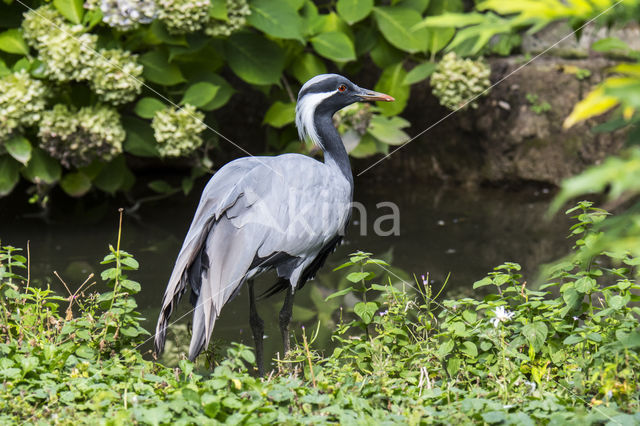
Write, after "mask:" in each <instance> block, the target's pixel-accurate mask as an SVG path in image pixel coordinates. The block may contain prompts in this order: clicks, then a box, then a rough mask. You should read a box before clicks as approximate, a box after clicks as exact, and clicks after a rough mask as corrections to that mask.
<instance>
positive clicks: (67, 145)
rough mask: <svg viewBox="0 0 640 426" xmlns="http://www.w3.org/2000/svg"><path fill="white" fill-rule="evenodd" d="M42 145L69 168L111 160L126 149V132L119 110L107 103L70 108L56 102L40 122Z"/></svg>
mask: <svg viewBox="0 0 640 426" xmlns="http://www.w3.org/2000/svg"><path fill="white" fill-rule="evenodd" d="M38 135H39V136H40V146H41V147H42V148H43V149H44V150H46V151H47V152H48V153H49V154H50V155H51V156H52V157H54V158H57V159H58V160H60V163H61V164H62V165H63V166H65V167H67V168H70V167H72V166H73V167H82V166H86V165H88V164H90V163H91V162H92V161H93V160H96V159H100V160H104V161H109V160H111V159H112V158H113V157H115V156H116V155H117V154H119V153H121V152H122V142H123V141H124V138H125V131H124V129H123V128H122V124H121V123H120V116H119V115H118V113H117V111H116V110H115V109H113V108H111V107H108V106H105V105H96V106H89V107H84V108H80V110H78V111H74V110H70V109H69V108H68V107H67V106H66V105H61V104H58V105H55V106H54V107H53V109H52V110H50V111H45V113H44V114H43V116H42V120H41V121H40V131H39V133H38Z"/></svg>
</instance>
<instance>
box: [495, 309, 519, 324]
mask: <svg viewBox="0 0 640 426" xmlns="http://www.w3.org/2000/svg"><path fill="white" fill-rule="evenodd" d="M493 314H494V315H495V317H493V318H491V322H492V323H493V326H494V327H495V328H497V327H498V324H500V323H501V322H509V321H510V320H511V318H513V316H514V315H515V314H516V313H515V312H511V311H507V310H506V309H505V308H504V306H498V307H497V308H496V309H495V310H494V311H493Z"/></svg>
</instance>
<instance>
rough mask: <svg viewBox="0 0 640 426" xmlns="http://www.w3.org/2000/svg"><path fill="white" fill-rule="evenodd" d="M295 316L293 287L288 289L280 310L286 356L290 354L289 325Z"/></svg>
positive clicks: (281, 331) (281, 330)
mask: <svg viewBox="0 0 640 426" xmlns="http://www.w3.org/2000/svg"><path fill="white" fill-rule="evenodd" d="M292 314H293V291H292V289H291V287H289V288H287V290H286V296H285V297H284V304H283V305H282V309H281V310H280V333H282V344H283V346H284V354H285V355H286V354H287V352H289V348H290V345H289V323H290V322H291V315H292Z"/></svg>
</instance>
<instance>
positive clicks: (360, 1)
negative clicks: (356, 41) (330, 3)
mask: <svg viewBox="0 0 640 426" xmlns="http://www.w3.org/2000/svg"><path fill="white" fill-rule="evenodd" d="M336 9H337V10H338V14H339V15H340V17H341V18H342V19H344V20H345V21H347V22H348V23H349V24H350V25H352V24H355V23H356V22H358V21H362V20H363V19H364V18H366V17H367V16H369V14H370V13H371V11H372V10H373V0H338V3H337V4H336Z"/></svg>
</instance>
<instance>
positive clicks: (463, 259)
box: [0, 182, 570, 353]
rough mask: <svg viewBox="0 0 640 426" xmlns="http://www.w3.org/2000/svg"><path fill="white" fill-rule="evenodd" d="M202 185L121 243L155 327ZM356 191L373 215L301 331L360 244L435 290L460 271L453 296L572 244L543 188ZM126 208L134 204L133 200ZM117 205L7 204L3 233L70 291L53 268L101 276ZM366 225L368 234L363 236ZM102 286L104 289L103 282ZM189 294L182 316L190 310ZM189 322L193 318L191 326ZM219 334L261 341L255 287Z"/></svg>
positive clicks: (315, 299) (325, 279)
mask: <svg viewBox="0 0 640 426" xmlns="http://www.w3.org/2000/svg"><path fill="white" fill-rule="evenodd" d="M204 183H205V182H203V183H202V186H203V185H204ZM202 186H200V187H199V188H195V189H194V191H193V192H192V194H191V195H190V196H188V197H186V198H185V197H182V196H174V197H173V198H169V199H164V200H161V201H159V202H154V203H146V204H143V205H142V207H141V208H140V209H139V210H138V211H137V212H135V213H134V214H126V215H125V218H124V224H123V236H122V243H121V244H122V249H124V250H126V251H128V252H130V253H132V254H133V255H134V256H135V257H136V259H137V260H138V261H139V262H140V265H141V267H140V270H139V271H137V272H134V273H132V274H131V278H132V279H134V280H136V281H139V282H140V283H141V285H142V292H141V293H140V294H139V295H138V296H137V301H138V305H139V307H140V310H141V312H143V313H144V315H145V316H146V317H147V323H146V324H145V325H146V326H147V329H149V330H152V329H153V327H154V325H155V320H156V317H157V313H158V310H159V306H160V302H161V299H162V295H163V293H164V288H165V285H166V282H167V279H168V277H169V275H170V273H171V269H172V267H173V262H174V261H175V257H176V255H177V253H178V251H179V249H180V246H181V244H182V239H183V238H184V235H185V233H186V231H187V229H188V226H189V223H190V222H191V219H192V216H193V213H194V211H195V208H196V205H197V203H198V198H199V194H200V190H201V188H202ZM438 186H440V185H439V184H438ZM356 188H357V190H356V194H355V200H356V201H358V202H360V203H362V204H363V205H364V206H365V207H366V211H367V217H366V220H364V218H359V217H358V214H357V213H354V223H353V224H352V225H351V226H350V229H349V234H348V237H347V241H346V243H345V244H343V245H342V246H341V247H340V248H339V250H338V251H337V252H336V253H334V254H333V255H332V256H330V258H329V261H328V265H325V267H324V268H323V269H322V274H320V276H319V279H318V280H316V281H312V282H310V283H309V284H308V285H307V286H306V287H305V288H304V289H302V290H301V291H300V292H299V294H298V295H297V296H296V311H295V317H294V322H293V323H292V328H293V329H294V330H299V327H300V321H295V319H296V318H297V319H298V320H301V319H304V320H306V323H307V325H308V326H312V325H313V324H315V322H316V321H317V316H319V317H323V315H324V317H325V318H326V317H327V316H330V315H331V312H328V313H327V312H324V313H322V312H321V311H322V310H323V307H326V304H325V302H324V301H323V300H324V297H325V296H326V295H327V294H330V293H331V289H330V288H328V287H330V286H333V285H334V283H336V282H337V281H338V280H339V278H340V277H341V276H343V275H344V271H338V272H331V270H332V268H333V267H335V266H336V265H339V264H341V263H343V262H344V261H345V259H346V256H347V255H348V254H349V253H351V252H354V251H357V250H363V251H368V252H371V253H373V255H374V256H378V257H380V256H390V257H391V260H392V263H393V265H394V266H395V267H397V268H400V269H402V270H403V271H405V272H406V273H407V274H408V276H412V275H414V274H415V275H416V276H420V275H421V274H425V273H429V274H430V277H431V279H432V280H433V282H434V286H436V287H438V286H439V284H440V283H442V281H443V280H444V279H445V277H446V276H447V274H448V273H451V276H450V279H449V282H448V284H447V287H446V289H447V291H446V292H448V294H449V295H456V294H461V293H462V294H466V295H469V294H472V293H473V290H472V289H471V287H472V285H473V282H474V281H476V280H478V279H480V278H482V277H484V276H485V275H486V273H487V272H489V271H491V270H492V268H493V267H494V266H497V265H499V264H500V263H502V262H504V261H513V262H518V263H520V264H521V265H522V266H523V271H524V275H525V278H527V279H533V278H534V276H535V273H536V269H535V268H536V266H537V265H540V264H541V263H544V262H548V261H551V260H554V259H556V258H558V257H560V256H562V255H564V254H565V253H566V252H567V250H568V248H569V246H570V242H569V241H568V240H567V239H566V235H567V233H568V221H567V220H566V219H565V218H564V217H561V216H557V217H556V218H555V219H553V220H552V221H545V220H543V215H544V213H545V212H546V209H547V206H548V203H549V198H550V196H549V195H548V194H545V192H546V191H544V190H540V189H525V190H522V191H519V192H513V191H505V190H502V189H473V190H466V189H460V188H455V189H447V188H435V187H429V186H425V185H411V184H407V183H397V182H387V183H381V182H376V183H372V182H356ZM20 200H22V199H20ZM21 202H24V201H23V200H22V201H21ZM383 202H392V203H395V204H396V205H397V206H398V209H399V212H400V225H399V230H400V233H399V235H392V236H377V235H375V233H374V223H375V221H376V220H381V219H380V218H381V217H382V216H385V215H389V214H391V212H392V211H391V209H390V208H389V207H385V206H378V207H376V206H377V205H379V203H383ZM16 204H18V205H16ZM122 204H123V206H124V207H126V203H122ZM118 207H120V206H119V205H118V204H117V203H116V202H115V201H113V200H111V201H104V200H101V199H99V198H94V200H93V201H90V200H81V201H79V202H75V203H71V202H69V204H65V205H63V206H60V207H59V206H56V210H55V213H54V214H52V215H51V216H52V217H51V220H50V222H49V223H47V222H45V221H43V220H42V219H40V218H34V217H27V216H25V214H24V210H25V209H24V204H19V203H16V202H12V201H11V200H7V199H5V200H4V201H2V200H0V238H1V239H2V243H3V244H11V245H14V246H17V247H22V248H26V244H27V240H29V241H30V247H31V259H32V262H31V265H32V270H31V276H32V277H34V278H36V279H40V280H41V282H45V283H46V282H49V283H51V286H52V287H54V288H57V289H58V288H59V289H60V290H61V291H63V292H64V290H63V288H62V286H61V285H60V284H59V282H58V280H57V278H55V277H54V276H53V271H58V273H59V274H60V275H61V276H62V277H63V278H64V279H65V281H66V282H67V284H69V285H70V287H72V288H76V287H77V286H79V285H80V284H81V283H82V282H83V281H84V279H85V278H86V277H87V275H88V274H89V273H91V272H94V273H96V276H98V277H99V272H100V271H101V270H102V268H101V265H99V262H100V260H102V258H103V257H104V256H105V255H106V254H107V252H108V244H113V245H115V244H116V238H117V222H118V213H117V208H118ZM363 222H364V223H363ZM365 225H366V226H365ZM391 226H392V222H391V220H390V219H388V218H387V219H386V220H384V221H382V223H381V228H382V230H384V231H388V230H390V228H391ZM363 229H365V230H366V235H361V231H362V230H363ZM271 280H272V278H271V277H268V278H266V279H263V280H261V281H259V282H257V286H261V285H262V286H265V288H266V286H267V285H268V284H270V283H271ZM97 287H98V288H99V289H104V286H103V285H101V283H100V282H99V283H98V286H97ZM313 287H315V289H314V288H313ZM186 299H187V298H186V297H185V300H183V309H182V311H181V312H182V313H186V312H188V309H189V306H188V302H187V300H186ZM282 300H283V299H282V295H277V296H274V297H273V298H271V299H268V300H265V301H262V302H261V304H260V305H259V306H260V313H261V315H262V317H263V319H264V320H265V323H266V334H267V338H266V340H265V345H266V350H267V353H274V352H275V351H277V350H280V349H281V344H280V337H279V331H278V327H277V312H278V310H279V308H280V304H281V303H282ZM316 314H317V316H316ZM188 319H190V315H187V317H186V318H185V319H184V320H183V321H182V322H185V323H186V321H187V320H188ZM214 335H215V336H216V338H222V339H228V340H234V341H242V342H244V343H246V344H252V340H251V332H250V329H249V324H248V303H247V296H246V291H243V292H242V293H241V294H240V295H239V296H238V297H237V298H236V299H235V300H233V301H232V302H231V303H230V304H229V305H227V306H225V308H224V310H223V311H222V315H221V318H220V319H219V321H218V322H217V324H216V327H215V331H214Z"/></svg>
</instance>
